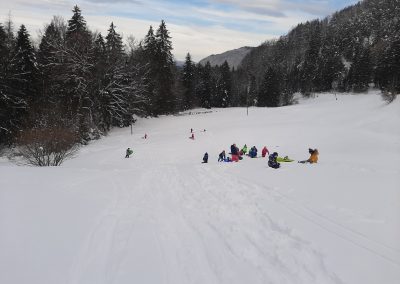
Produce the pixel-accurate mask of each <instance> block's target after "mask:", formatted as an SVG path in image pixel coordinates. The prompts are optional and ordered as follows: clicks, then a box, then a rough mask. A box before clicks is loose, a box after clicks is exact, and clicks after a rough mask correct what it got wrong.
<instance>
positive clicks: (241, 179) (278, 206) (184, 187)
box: [0, 101, 400, 284]
mask: <svg viewBox="0 0 400 284" xmlns="http://www.w3.org/2000/svg"><path fill="white" fill-rule="evenodd" d="M311 102H312V101H311ZM325 103H327V102H325ZM335 107H337V104H336V105H335ZM291 108H293V109H292V110H291V112H299V113H303V112H304V109H306V110H307V111H308V109H309V108H312V105H305V106H303V105H301V104H300V105H299V106H292V107H291ZM233 111H234V110H233ZM277 111H282V112H284V111H288V109H285V108H282V110H275V109H274V110H271V112H272V114H270V113H269V112H268V115H275V113H274V112H277ZM291 112H290V113H291ZM223 113H224V111H222V110H221V111H220V112H216V113H211V114H204V116H202V118H203V119H207V117H208V115H210V116H211V117H213V115H215V117H216V118H218V117H220V115H223ZM266 113H267V112H266ZM334 113H336V110H335V111H334ZM229 115H230V116H227V117H229V124H226V125H230V123H231V121H230V120H231V119H234V118H233V117H234V115H232V114H229ZM278 115H279V113H278ZM328 117H329V116H328ZM334 118H335V119H334V121H336V120H337V119H338V120H341V119H344V118H342V117H336V114H335V116H334ZM184 119H188V121H189V122H187V125H186V124H184V125H185V126H184V127H186V128H187V129H185V130H186V131H187V130H188V129H190V127H192V122H196V121H200V120H201V119H200V118H198V117H192V116H190V117H172V118H171V117H167V118H164V119H159V120H157V122H158V123H160V124H157V123H154V119H151V120H139V121H138V125H137V126H136V132H137V133H141V132H143V133H144V132H148V129H149V128H150V129H152V130H153V131H152V132H151V133H150V135H149V139H148V140H147V141H144V140H142V139H140V140H139V139H137V138H135V140H134V139H133V137H132V136H130V135H127V133H128V130H121V131H116V133H114V134H111V135H110V136H109V137H106V138H104V139H102V140H100V141H96V142H94V143H93V145H91V146H88V147H85V148H83V149H82V150H81V153H80V156H78V157H77V158H76V159H75V160H71V161H68V163H66V166H63V167H61V168H59V169H60V171H66V172H67V171H71V172H69V175H70V176H72V179H71V181H70V182H68V183H67V184H64V183H63V181H62V180H58V179H57V177H58V174H60V176H62V173H58V172H57V171H58V169H57V170H54V171H53V173H55V174H56V176H55V178H54V179H55V180H56V181H57V189H58V191H59V192H60V193H66V194H70V195H67V196H74V197H75V198H76V197H79V196H80V197H85V200H86V201H85V202H86V203H83V204H88V206H90V202H95V201H94V200H95V197H96V198H100V199H101V200H104V204H105V205H104V207H101V206H98V207H96V208H100V209H98V210H99V212H98V214H94V213H93V214H94V216H95V218H94V219H93V220H92V222H88V223H89V224H90V226H89V227H87V228H85V229H86V231H85V230H84V229H81V230H82V232H84V234H83V233H82V234H83V235H84V236H83V237H81V236H80V235H79V236H78V237H79V239H78V240H79V241H75V243H74V245H71V247H70V249H71V250H73V252H72V253H71V255H72V259H71V260H68V261H69V263H70V264H71V265H70V266H69V267H65V270H67V272H66V274H67V276H66V279H62V280H65V281H64V282H62V281H61V282H59V283H60V284H61V283H66V284H124V283H144V284H147V283H152V284H153V283H154V284H164V283H165V284H175V283H199V284H200V283H207V284H209V283H210V284H213V283H215V284H224V283H227V284H228V283H229V284H230V283H232V284H235V283H237V284H241V283H251V284H257V283H260V284H266V283H274V284H292V283H296V284H297V283H304V284H312V283H315V284H345V283H346V284H353V283H368V284H374V283H375V282H377V281H379V282H380V283H396V280H397V279H395V277H397V276H399V277H400V274H399V273H398V272H396V271H400V248H399V247H396V244H394V243H393V242H389V241H388V242H385V240H387V239H385V238H379V237H380V236H379V235H378V237H377V235H376V234H371V233H370V231H368V230H365V229H364V228H365V227H363V226H365V223H371V224H373V225H375V226H377V228H382V227H379V226H381V225H384V224H385V222H386V221H387V220H386V219H385V217H386V215H385V214H370V212H371V211H372V210H373V209H370V208H369V207H367V206H364V205H363V206H364V207H363V206H359V207H357V206H355V207H354V208H353V207H352V205H354V204H356V202H354V203H346V202H343V201H342V200H341V199H338V200H332V201H330V200H329V201H326V200H325V199H318V198H321V197H320V196H321V194H323V193H324V192H323V191H324V190H326V192H328V193H329V190H330V189H331V188H333V189H335V186H340V185H341V183H338V184H334V185H333V186H332V187H328V186H327V188H326V189H325V188H323V189H320V188H317V189H318V192H317V191H312V190H311V191H300V193H301V194H306V195H307V194H309V195H310V194H311V195H312V194H316V195H318V194H320V195H318V196H316V197H315V200H316V201H314V200H313V199H312V198H310V197H309V196H303V195H301V194H298V193H297V192H296V190H297V188H296V184H293V183H290V182H289V181H286V180H284V179H285V178H291V177H294V178H295V179H296V182H298V183H299V184H300V185H299V186H300V187H301V186H307V185H308V180H309V179H310V178H314V177H315V176H316V175H318V174H321V173H324V172H323V171H324V170H330V169H340V170H337V171H336V172H334V173H333V174H332V175H326V177H325V176H324V177H322V179H323V178H326V179H327V183H329V182H330V181H331V180H334V182H340V179H346V178H349V177H347V176H345V175H346V174H347V172H348V173H351V175H356V177H358V178H362V177H365V176H368V175H375V176H379V177H393V176H396V175H398V174H399V173H400V171H399V170H398V169H396V168H395V167H390V168H389V167H385V168H382V169H381V168H376V167H375V165H374V163H372V162H370V161H369V160H367V159H366V160H362V161H352V162H351V163H345V164H344V163H343V162H342V161H341V159H339V158H336V157H335V155H333V154H331V153H329V150H328V149H327V148H328V146H325V149H323V151H321V152H322V153H324V154H325V153H326V156H323V158H322V162H321V163H320V164H318V165H316V167H313V166H310V165H297V164H296V165H294V164H291V165H289V164H287V165H283V166H282V168H281V169H279V170H277V171H275V170H272V169H270V168H268V167H267V166H266V163H267V159H254V160H253V159H249V158H248V157H245V160H244V161H241V162H239V163H218V164H216V163H215V161H214V160H213V159H214V158H215V156H216V154H217V151H218V150H219V149H218V148H219V147H223V146H221V145H220V144H218V145H216V142H215V141H218V143H221V144H222V143H225V144H226V145H225V144H224V145H225V146H226V147H227V146H228V143H231V142H232V141H231V140H234V142H236V141H237V140H236V141H235V139H237V138H236V136H233V135H232V136H233V138H232V137H228V138H227V139H225V138H221V135H220V133H219V132H220V131H221V130H220V129H219V128H218V127H219V126H218V125H214V123H215V118H213V119H210V121H211V125H205V126H204V125H203V123H202V124H201V128H200V126H199V127H196V128H197V129H203V127H205V128H207V129H209V130H208V131H207V133H201V132H199V131H196V132H195V135H196V140H195V141H188V139H187V137H188V136H189V135H188V134H186V132H185V133H183V134H182V133H181V130H178V129H177V128H176V127H175V123H177V122H179V123H182V121H184ZM301 119H302V120H304V122H305V124H306V126H305V129H306V131H308V130H307V119H309V118H307V117H305V118H304V117H302V118H301ZM331 119H332V118H331ZM232 123H237V121H234V122H232ZM256 123H259V124H260V125H261V126H262V125H263V124H262V122H260V121H258V120H257V121H256ZM280 123H281V122H280V121H279V119H278V120H277V122H275V121H273V122H272V125H274V126H275V124H276V125H278V126H279V125H280ZM291 123H293V122H289V123H288V124H291ZM319 123H321V124H322V125H323V122H321V121H316V122H315V123H314V127H315V125H318V124H319ZM302 124H303V122H300V124H299V125H302ZM375 124H376V125H378V126H379V123H377V122H375V121H372V122H371V121H367V122H363V123H359V122H356V123H355V124H354V125H352V126H349V128H351V129H352V130H351V131H353V128H354V129H358V127H370V126H369V125H375ZM171 125H173V126H171ZM222 125H224V127H225V124H222ZM243 125H247V124H245V123H243ZM213 126H214V127H215V129H213ZM151 127H153V128H151ZM179 127H182V125H180V126H179ZM253 127H255V126H254V125H253ZM257 127H258V126H257ZM269 127H270V128H271V131H274V130H275V128H274V127H272V126H269ZM374 127H375V126H374ZM164 128H165V129H167V131H166V130H164ZM278 128H279V127H278ZM322 129H323V128H321V129H319V131H321V130H322ZM338 129H339V130H335V129H334V130H332V131H339V132H340V131H341V128H338ZM367 129H368V128H367ZM246 131H247V130H246V129H245V128H243V132H245V133H244V134H242V135H247V139H249V140H250V143H253V142H252V141H259V140H260V137H261V138H262V137H263V136H258V135H259V134H258V133H256V134H253V133H252V132H249V133H246ZM382 131H383V130H382ZM366 132H368V137H369V135H371V139H372V141H371V142H370V144H368V147H366V148H369V147H370V145H375V143H377V142H376V140H374V139H373V138H374V137H375V136H374V135H373V133H374V132H373V131H371V132H369V131H366ZM228 133H229V132H228ZM363 133H364V132H363ZM390 133H392V132H390ZM269 135H270V136H272V137H274V133H273V134H269ZM276 135H278V136H279V135H283V136H282V137H281V141H285V139H284V138H286V136H285V135H286V133H284V134H281V133H279V132H277V133H276ZM395 135H397V134H395ZM227 136H229V135H228V134H227ZM305 136H307V135H305ZM322 136H324V134H323V133H322ZM135 137H136V136H135ZM176 137H179V138H176ZM288 137H290V136H288ZM326 137H329V136H326ZM326 137H325V138H324V139H327V140H329V139H330V138H326ZM393 137H397V136H393ZM379 138H380V139H382V140H377V141H379V142H380V141H386V140H385V137H383V138H382V137H381V136H379ZM361 139H363V138H361ZM225 140H226V141H225ZM389 140H390V139H388V141H389ZM132 141H134V142H132ZM221 141H222V142H221ZM321 141H323V142H325V140H321ZM237 142H240V141H237ZM275 142H276V141H273V142H271V143H272V145H279V147H278V146H270V147H269V148H270V150H279V151H282V152H283V151H284V150H283V149H284V148H285V145H282V144H279V143H275ZM132 143H133V149H134V154H133V157H132V158H131V159H124V158H123V153H122V154H121V152H123V148H124V147H126V145H132ZM250 143H248V146H249V147H250V145H251V144H250ZM304 143H305V142H304ZM321 143H322V142H321ZM342 143H343V144H342ZM296 144H297V143H296ZM337 144H338V145H336V144H335V145H334V146H335V147H336V146H337V147H338V148H340V149H342V151H344V152H345V151H346V147H347V146H348V145H347V142H346V141H344V142H342V141H341V140H340V139H339V138H338V143H337ZM110 145H112V146H110ZM289 145H290V146H293V145H295V143H292V144H289ZM328 145H330V144H329V143H328ZM343 145H344V146H343ZM388 145H390V147H393V149H395V150H398V149H400V147H399V146H398V145H397V144H396V145H395V146H393V144H388ZM293 147H295V146H293ZM302 147H303V146H302ZM331 147H332V146H331ZM288 148H290V147H287V145H286V149H288ZM353 148H355V147H353ZM121 149H122V150H121ZM204 149H213V151H214V152H215V153H213V152H209V154H210V160H212V161H210V163H209V164H199V163H198V161H197V160H196V161H194V159H199V158H201V155H202V154H203V153H204ZM281 149H282V150H281ZM303 150H304V149H302V150H301V151H303ZM208 151H210V150H208ZM353 151H354V149H353ZM289 154H290V155H292V154H291V153H289ZM329 154H331V156H330V159H331V160H329ZM345 154H346V152H345ZM345 154H343V155H345ZM358 157H362V156H361V155H360V156H358ZM324 158H325V160H324ZM335 158H336V159H335ZM94 163H95V164H94ZM324 163H325V164H324ZM328 164H329V166H330V167H328V166H327V165H328ZM243 169H247V170H246V171H244V170H243ZM294 170H297V172H295V175H288V173H290V171H294ZM254 171H256V172H255V173H254ZM257 171H258V172H257ZM34 173H35V175H36V174H38V173H40V172H38V171H35V172H34ZM272 173H273V174H272ZM271 174H272V175H271ZM264 175H268V178H270V180H269V179H264ZM28 176H29V175H28ZM337 176H339V177H340V179H337ZM274 178H275V181H276V180H277V181H279V182H280V183H276V182H275V183H274V180H273V179H274ZM303 178H304V179H303ZM37 179H38V180H40V176H39V178H37ZM279 179H281V180H279ZM282 180H284V182H283V185H282V186H280V184H282V183H281V181H282ZM304 180H305V181H306V182H304ZM370 181H371V182H373V180H370ZM389 181H390V183H388V184H389V185H390V186H392V185H393V184H394V181H393V179H392V180H389ZM0 182H1V179H0ZM35 182H38V181H33V184H34V183H35ZM303 182H304V183H303ZM0 184H1V183H0ZM5 184H6V183H5ZM38 184H40V183H38ZM277 184H278V186H277ZM317 184H318V181H317ZM320 184H322V183H320ZM350 184H351V181H350ZM353 184H355V185H358V183H353ZM390 186H389V187H390ZM373 187H374V185H371V187H366V192H367V193H369V192H370V190H371V188H373ZM38 188H40V187H35V190H38ZM88 188H89V189H88ZM313 189H314V188H313ZM368 190H369V191H368ZM321 192H322V193H321ZM388 192H389V193H390V192H391V191H388ZM0 193H1V192H0ZM296 194H297V195H296ZM356 194H358V191H356ZM5 196H6V195H5ZM331 196H334V195H331ZM367 196H368V195H367ZM370 196H374V197H375V195H370ZM370 196H368V198H371V197H370ZM334 197H335V196H334ZM376 197H378V195H376ZM348 198H354V196H353V195H351V194H350V195H349V197H348ZM11 200H12V201H15V200H17V199H15V200H14V199H11ZM73 200H75V199H73ZM96 200H97V199H96ZM320 200H321V201H320ZM0 201H1V200H0ZM45 201H46V200H45ZM389 201H391V200H389ZM398 201H399V200H394V201H393V203H395V202H398ZM71 202H72V201H71ZM319 202H320V203H321V204H322V205H321V204H320V203H319ZM340 202H342V203H340ZM379 202H381V203H382V200H379ZM50 203H51V201H50ZM71 204H73V203H71ZM101 204H103V203H101ZM366 204H367V205H370V203H366ZM395 204H396V203H395ZM45 205H46V202H44V203H43V206H45ZM324 205H325V206H328V209H327V210H323V207H322V206H324ZM399 205H400V203H399ZM390 206H393V204H391V205H390ZM34 208H35V207H34ZM0 209H1V208H0ZM35 209H36V208H35ZM4 212H6V213H7V212H8V211H4ZM10 212H12V211H10ZM32 212H34V211H32ZM79 212H84V211H79ZM96 212H97V211H96ZM388 212H395V211H388ZM56 213H57V212H56ZM335 214H337V215H335ZM39 216H41V215H39ZM74 216H77V215H74ZM343 216H349V218H351V221H352V222H345V221H346V220H345V221H343ZM0 217H1V216H0ZM341 218H342V219H341ZM393 218H394V219H395V217H393ZM55 219H57V218H56V217H55ZM89 220H90V219H89ZM1 221H2V219H0V224H1ZM395 221H396V220H395ZM395 221H392V223H390V224H395ZM357 222H358V223H357ZM77 223H79V220H77ZM354 223H355V224H356V225H358V226H354V227H353V226H352V224H354ZM43 224H47V223H46V222H43ZM49 224H51V223H49ZM85 224H86V223H85ZM360 224H361V225H360ZM39 225H40V222H39ZM43 226H46V225H43ZM42 228H43V227H42ZM71 228H72V229H73V227H70V229H71ZM384 228H386V227H384ZM363 229H364V230H363ZM389 231H390V230H389ZM392 231H395V230H392ZM28 233H29V232H28ZM78 237H76V238H78ZM49 238H50V237H49ZM389 240H390V238H389ZM0 245H2V243H1V242H0ZM0 248H1V247H0ZM340 249H342V250H344V251H343V252H338V253H335V252H334V251H335V250H340ZM33 251H34V250H33ZM347 258H351V261H348V262H346V260H347ZM49 259H50V257H49ZM49 259H48V260H47V261H48V263H47V264H49V263H50V264H51V261H55V262H57V259H55V260H53V259H50V261H49ZM354 259H355V260H354ZM0 260H1V261H3V259H2V258H1V256H0ZM1 261H0V272H2V266H1ZM68 261H65V263H68ZM342 262H343V263H344V264H343V266H345V265H348V264H349V263H351V264H354V263H358V262H360V263H361V264H362V265H360V267H350V268H348V269H343V268H342V267H341V266H342ZM375 265H377V266H378V269H384V272H381V271H378V270H376V271H374V270H373V269H374V266H375ZM352 269H355V270H354V271H355V272H351V270H352ZM365 269H369V270H367V271H365ZM349 271H350V272H349ZM360 271H362V273H364V274H365V275H357V273H360ZM386 272H388V273H389V274H388V273H386ZM385 273H386V274H388V275H389V276H387V275H386V274H385ZM0 274H1V273H0ZM374 277H375V278H374ZM1 279H2V276H1V275H0V282H1ZM5 279H12V278H11V277H10V278H5ZM44 279H45V278H44ZM377 279H378V280H377ZM34 283H41V284H47V283H46V282H43V281H42V282H39V281H32V284H34ZM10 284H20V283H18V282H12V281H11V282H10ZM48 284H50V282H48Z"/></svg>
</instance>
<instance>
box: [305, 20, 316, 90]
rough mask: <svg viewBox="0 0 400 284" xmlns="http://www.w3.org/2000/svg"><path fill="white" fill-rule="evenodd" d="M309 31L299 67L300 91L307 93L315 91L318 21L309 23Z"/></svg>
mask: <svg viewBox="0 0 400 284" xmlns="http://www.w3.org/2000/svg"><path fill="white" fill-rule="evenodd" d="M310 29H311V30H310V33H309V45H308V49H307V50H306V52H305V56H304V62H303V66H302V69H301V87H302V88H301V92H302V93H303V94H309V93H310V92H313V91H315V87H316V86H315V85H316V84H315V83H316V82H315V78H316V77H317V70H318V68H317V66H318V65H317V60H318V56H319V51H320V45H321V27H320V22H319V21H313V22H312V23H311V27H310Z"/></svg>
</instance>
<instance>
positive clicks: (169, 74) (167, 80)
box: [155, 20, 175, 114]
mask: <svg viewBox="0 0 400 284" xmlns="http://www.w3.org/2000/svg"><path fill="white" fill-rule="evenodd" d="M155 40H156V46H157V50H156V52H157V53H156V62H157V69H156V70H157V71H156V78H157V85H156V95H157V104H156V108H157V113H158V114H166V113H172V112H173V111H174V109H175V97H174V94H173V92H172V88H173V86H174V80H175V78H174V74H173V68H174V61H173V56H172V42H171V37H170V35H169V31H168V30H167V27H166V25H165V22H164V20H162V21H161V24H160V26H159V27H158V29H157V33H156V35H155Z"/></svg>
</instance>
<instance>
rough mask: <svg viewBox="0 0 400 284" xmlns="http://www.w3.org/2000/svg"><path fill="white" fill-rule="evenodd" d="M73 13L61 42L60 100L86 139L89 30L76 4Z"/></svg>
mask: <svg viewBox="0 0 400 284" xmlns="http://www.w3.org/2000/svg"><path fill="white" fill-rule="evenodd" d="M72 11H73V16H72V18H71V19H70V20H69V21H68V26H67V31H66V37H65V40H66V45H64V46H62V50H61V51H60V52H62V53H63V56H64V62H63V64H62V65H63V68H64V70H65V72H64V74H63V76H64V78H63V79H64V82H65V84H64V86H63V90H61V91H62V92H63V103H64V105H65V107H66V113H67V114H68V116H70V118H71V119H74V118H75V117H77V118H78V124H79V125H78V129H79V133H80V136H81V138H82V141H83V142H84V141H87V140H88V139H90V138H89V137H88V133H89V132H90V129H91V128H92V127H93V117H92V113H93V106H94V101H93V100H94V99H93V95H94V94H93V92H92V86H91V84H92V83H93V81H92V71H93V65H94V64H93V44H92V39H91V33H90V31H89V30H88V29H87V27H86V21H85V20H84V18H83V16H82V15H81V10H80V9H79V7H78V6H75V7H74V8H73V10H72Z"/></svg>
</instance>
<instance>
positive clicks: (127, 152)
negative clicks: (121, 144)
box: [125, 148, 133, 158]
mask: <svg viewBox="0 0 400 284" xmlns="http://www.w3.org/2000/svg"><path fill="white" fill-rule="evenodd" d="M132 154H133V151H132V150H131V148H128V149H126V155H125V158H129V156H130V155H132Z"/></svg>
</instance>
